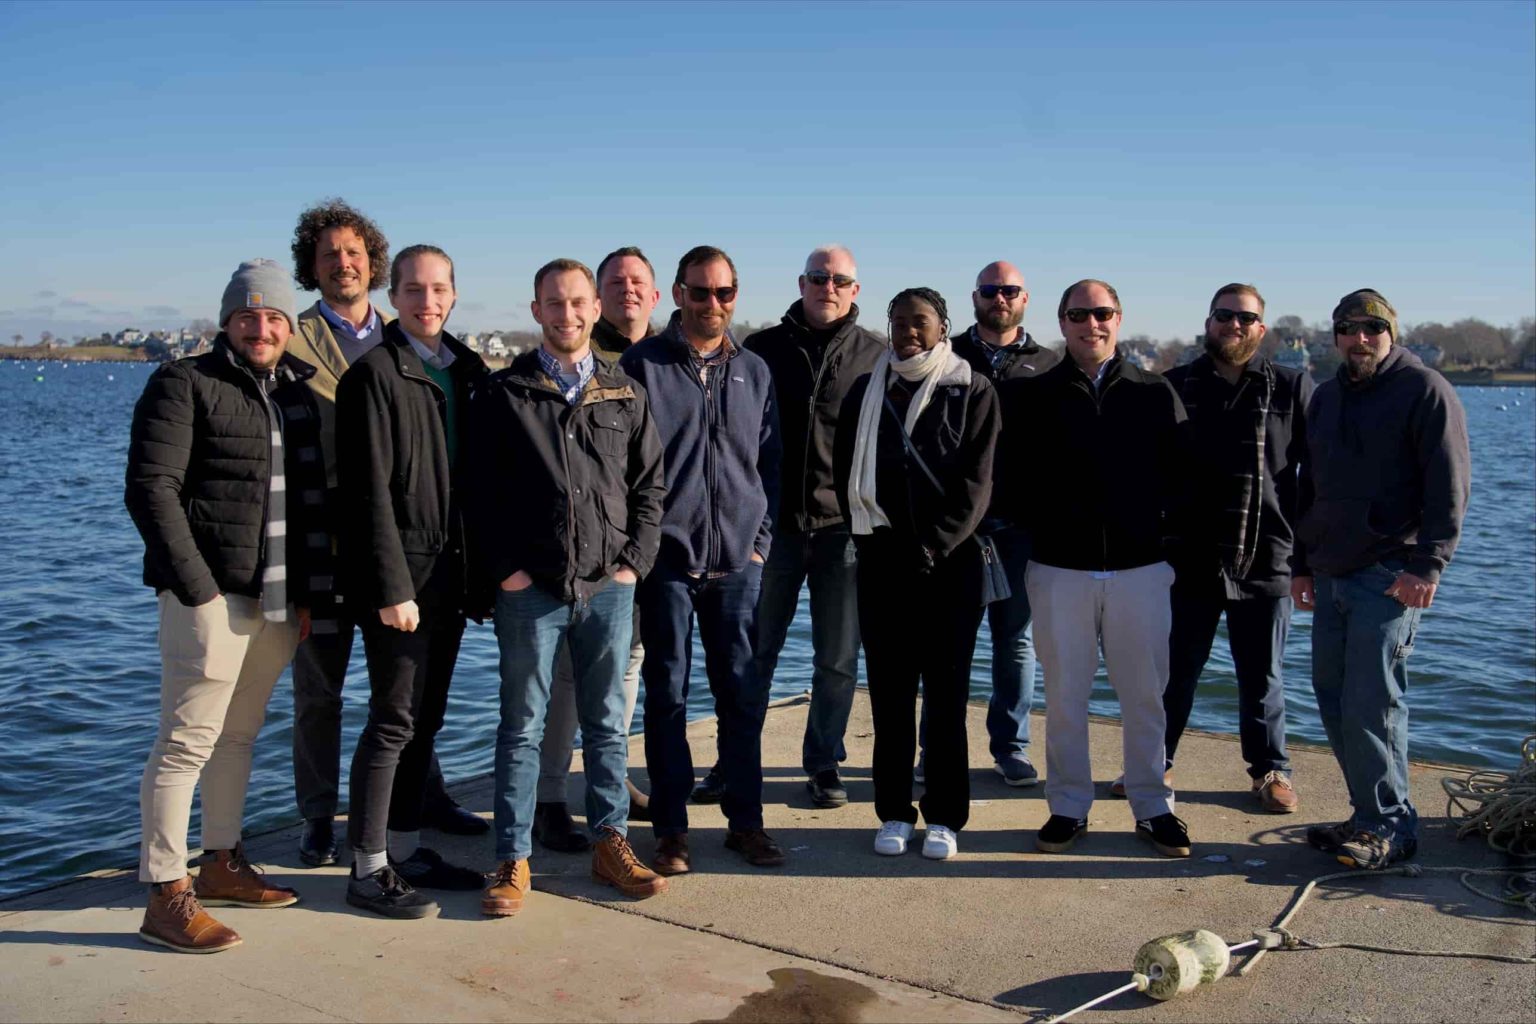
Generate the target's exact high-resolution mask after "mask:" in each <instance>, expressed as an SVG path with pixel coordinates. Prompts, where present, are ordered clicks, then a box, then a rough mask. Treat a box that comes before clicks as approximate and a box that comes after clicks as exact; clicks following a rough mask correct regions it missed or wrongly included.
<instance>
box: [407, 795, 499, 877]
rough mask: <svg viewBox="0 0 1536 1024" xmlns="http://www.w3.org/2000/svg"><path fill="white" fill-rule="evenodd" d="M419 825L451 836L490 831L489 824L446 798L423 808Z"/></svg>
mask: <svg viewBox="0 0 1536 1024" xmlns="http://www.w3.org/2000/svg"><path fill="white" fill-rule="evenodd" d="M421 823H422V824H423V825H425V826H426V827H427V828H435V829H437V830H438V831H439V832H446V833H448V834H449V835H451V836H483V835H485V834H486V833H487V832H489V831H490V830H491V823H490V822H488V821H486V820H485V819H484V818H482V817H480V815H478V814H476V813H475V812H473V811H467V810H465V809H464V808H462V807H460V806H459V805H458V804H456V803H454V801H453V798H452V797H448V796H445V797H443V798H442V799H440V800H437V801H433V802H430V803H428V804H426V805H425V806H423V807H422V809H421ZM477 888H478V887H477Z"/></svg>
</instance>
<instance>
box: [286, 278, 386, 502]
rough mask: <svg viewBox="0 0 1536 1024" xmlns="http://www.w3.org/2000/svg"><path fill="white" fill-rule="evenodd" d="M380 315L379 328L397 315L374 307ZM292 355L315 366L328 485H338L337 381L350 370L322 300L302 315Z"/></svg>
mask: <svg viewBox="0 0 1536 1024" xmlns="http://www.w3.org/2000/svg"><path fill="white" fill-rule="evenodd" d="M373 308H374V310H375V311H376V312H377V313H378V314H379V329H380V331H382V330H383V327H384V325H385V324H387V323H389V322H390V321H392V320H394V317H393V316H391V315H390V314H388V313H386V312H384V311H383V310H382V309H379V307H377V306H374V307H373ZM288 352H289V354H291V355H293V356H295V357H297V358H299V359H302V360H304V362H306V363H308V364H309V365H311V366H313V367H314V368H315V375H314V376H313V377H311V378H309V386H310V389H311V390H313V391H314V393H315V401H316V403H317V404H318V405H319V406H320V450H321V452H322V453H323V454H324V456H325V481H326V485H327V486H329V487H331V488H332V489H334V488H335V487H336V383H337V381H339V380H340V379H341V375H342V374H343V373H345V372H346V371H347V357H346V356H344V355H342V354H341V346H340V345H339V344H337V342H336V336H335V335H334V334H332V333H331V325H330V324H329V323H327V322H326V319H325V317H323V316H321V315H320V303H318V302H316V303H315V304H314V305H313V306H310V307H309V308H308V309H306V310H305V311H304V312H302V313H300V314H299V330H298V333H297V334H295V335H294V336H293V337H292V338H290V339H289V341H288Z"/></svg>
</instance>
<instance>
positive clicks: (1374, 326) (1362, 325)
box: [1333, 316, 1392, 337]
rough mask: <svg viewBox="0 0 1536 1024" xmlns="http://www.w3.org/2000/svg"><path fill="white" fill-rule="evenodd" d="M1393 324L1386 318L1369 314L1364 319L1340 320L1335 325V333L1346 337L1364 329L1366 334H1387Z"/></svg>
mask: <svg viewBox="0 0 1536 1024" xmlns="http://www.w3.org/2000/svg"><path fill="white" fill-rule="evenodd" d="M1391 326H1392V325H1391V324H1389V323H1387V322H1386V321H1385V320H1382V319H1380V318H1378V317H1374V316H1369V317H1366V318H1365V319H1364V320H1340V321H1338V322H1337V323H1335V324H1334V325H1333V333H1334V334H1342V335H1344V336H1346V337H1348V336H1349V335H1351V334H1359V333H1360V332H1361V331H1362V330H1363V331H1365V333H1366V334H1386V333H1387V331H1388V329H1390V328H1391Z"/></svg>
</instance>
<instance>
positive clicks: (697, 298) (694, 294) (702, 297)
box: [683, 284, 736, 306]
mask: <svg viewBox="0 0 1536 1024" xmlns="http://www.w3.org/2000/svg"><path fill="white" fill-rule="evenodd" d="M683 290H684V291H686V292H687V293H688V298H689V300H690V301H693V302H708V301H709V297H710V296H711V295H713V296H714V297H715V298H716V299H717V300H718V301H719V303H720V305H722V306H723V305H725V304H726V303H728V302H731V301H732V300H734V299H735V298H736V286H735V285H733V284H731V285H724V286H722V287H720V288H705V287H704V286H703V285H698V284H685V285H683Z"/></svg>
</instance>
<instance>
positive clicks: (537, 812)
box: [533, 803, 592, 853]
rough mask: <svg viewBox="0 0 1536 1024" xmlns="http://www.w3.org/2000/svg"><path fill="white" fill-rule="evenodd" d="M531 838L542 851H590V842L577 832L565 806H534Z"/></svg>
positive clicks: (553, 804) (555, 804) (549, 804)
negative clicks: (537, 842) (536, 841)
mask: <svg viewBox="0 0 1536 1024" xmlns="http://www.w3.org/2000/svg"><path fill="white" fill-rule="evenodd" d="M533 838H535V839H537V840H538V841H539V845H540V846H542V847H544V849H546V850H554V851H555V852H556V853H586V852H587V851H588V850H590V849H592V840H590V839H588V838H587V837H586V836H585V835H583V834H582V833H581V832H580V831H578V830H577V828H576V823H575V822H574V821H572V820H571V812H570V811H569V810H567V809H566V806H565V804H557V803H547V804H535V805H534V808H533Z"/></svg>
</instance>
